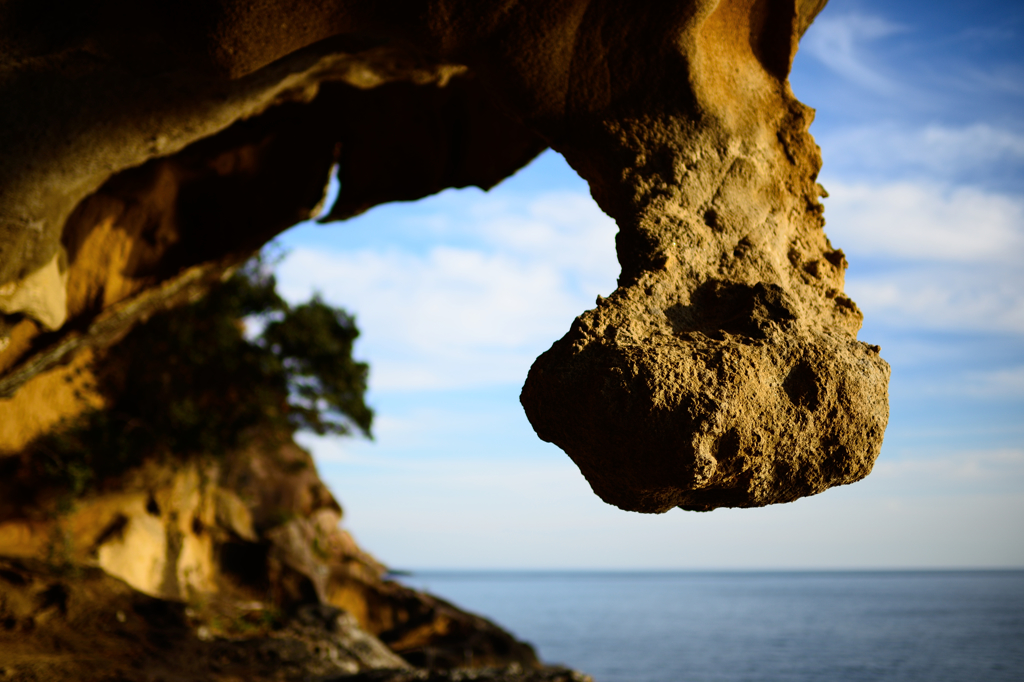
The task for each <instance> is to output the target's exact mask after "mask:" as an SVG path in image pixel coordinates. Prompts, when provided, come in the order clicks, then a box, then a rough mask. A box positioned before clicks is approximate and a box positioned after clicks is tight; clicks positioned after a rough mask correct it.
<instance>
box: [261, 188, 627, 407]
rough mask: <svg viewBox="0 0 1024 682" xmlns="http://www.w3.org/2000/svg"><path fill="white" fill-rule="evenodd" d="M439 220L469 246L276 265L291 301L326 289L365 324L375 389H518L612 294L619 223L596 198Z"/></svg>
mask: <svg viewBox="0 0 1024 682" xmlns="http://www.w3.org/2000/svg"><path fill="white" fill-rule="evenodd" d="M435 222H437V223H438V225H436V226H435V227H437V229H438V230H439V231H440V232H441V233H447V235H448V238H449V239H450V240H451V239H456V240H457V241H458V242H459V243H460V246H458V247H455V246H446V245H443V244H442V245H438V246H435V247H433V248H431V249H429V250H427V251H426V252H417V251H412V250H400V249H397V248H395V249H390V250H383V249H364V250H360V251H353V252H328V251H314V250H312V249H308V248H297V249H295V250H294V251H292V252H291V253H290V254H288V256H287V257H286V258H285V260H284V262H283V263H282V264H281V265H280V267H279V268H278V281H279V283H280V287H281V291H282V292H283V294H284V295H285V296H286V298H289V299H291V300H295V299H301V298H305V297H307V296H308V295H309V294H310V293H311V292H312V291H313V290H319V291H321V292H322V293H323V294H324V296H325V298H326V299H327V300H329V301H331V302H332V303H336V304H339V305H343V306H344V307H346V308H347V309H349V310H350V311H353V312H354V313H355V314H356V315H357V318H358V323H359V327H360V329H361V330H362V331H363V334H364V343H363V344H362V347H363V348H365V349H366V350H367V352H368V354H369V358H368V359H369V360H370V362H371V365H372V367H373V372H372V375H371V385H372V386H373V387H374V388H375V389H438V388H459V387H467V386H484V385H491V384H500V383H508V382H513V383H519V382H521V381H522V380H523V379H524V378H525V375H526V371H527V370H528V369H529V366H530V364H531V363H532V362H533V359H534V358H535V357H536V355H537V354H539V353H540V352H542V351H543V350H545V349H546V348H547V347H548V346H549V345H550V344H551V343H552V342H553V341H555V340H556V339H558V338H559V337H561V336H562V335H563V334H564V333H565V332H566V331H567V330H568V327H569V324H570V323H571V322H572V320H573V318H574V317H575V316H576V315H578V314H579V313H581V312H583V311H584V310H585V309H587V308H589V307H591V306H593V301H594V297H595V296H596V295H597V294H599V293H600V294H607V293H609V292H610V291H611V290H612V289H613V288H614V286H615V277H616V275H617V274H618V265H617V261H616V260H615V255H614V231H615V225H614V222H613V221H612V220H611V219H610V218H608V217H607V216H605V215H604V214H603V213H601V212H600V210H599V209H598V208H597V207H596V206H595V205H594V203H593V201H592V200H591V199H590V198H589V197H586V196H580V195H575V194H557V195H548V196H543V197H540V198H537V199H535V200H532V201H529V202H524V203H521V204H513V203H511V202H510V200H506V201H501V200H492V199H488V198H483V199H480V200H477V201H475V202H463V208H462V210H461V211H458V212H455V214H454V215H449V216H444V217H440V216H439V217H438V218H437V220H435Z"/></svg>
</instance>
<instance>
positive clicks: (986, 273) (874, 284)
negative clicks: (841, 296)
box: [846, 265, 1024, 334]
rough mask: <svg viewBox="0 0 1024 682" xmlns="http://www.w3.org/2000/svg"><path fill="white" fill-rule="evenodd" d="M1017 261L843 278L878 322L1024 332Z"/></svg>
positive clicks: (852, 294)
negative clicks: (999, 264) (995, 264)
mask: <svg viewBox="0 0 1024 682" xmlns="http://www.w3.org/2000/svg"><path fill="white" fill-rule="evenodd" d="M1022 279H1024V274H1022V273H1021V271H1020V268H1019V266H1017V267H1014V266H1004V267H998V268H995V267H990V266H984V265H980V266H972V267H953V266H951V265H944V266H930V267H923V268H910V267H908V268H906V269H905V270H904V271H902V272H891V271H890V272H884V273H879V274H875V275H861V276H851V277H847V281H846V291H847V293H848V294H849V295H850V297H851V298H853V300H855V301H856V302H857V304H858V305H859V306H860V307H861V309H862V310H863V311H864V314H865V316H868V317H871V318H873V319H874V321H876V322H881V323H884V324H886V325H888V326H890V327H893V328H897V329H912V330H918V331H923V330H942V331H955V332H1011V333H1016V334H1022V333H1024V282H1022Z"/></svg>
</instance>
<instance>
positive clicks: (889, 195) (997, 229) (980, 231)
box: [825, 182, 1024, 264]
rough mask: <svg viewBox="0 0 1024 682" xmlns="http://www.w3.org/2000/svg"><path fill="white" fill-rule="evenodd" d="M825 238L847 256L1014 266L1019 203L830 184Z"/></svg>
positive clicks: (967, 194)
mask: <svg viewBox="0 0 1024 682" xmlns="http://www.w3.org/2000/svg"><path fill="white" fill-rule="evenodd" d="M827 189H828V191H829V195H830V196H829V198H828V199H826V200H825V218H826V221H827V224H826V228H825V229H826V231H827V232H828V234H829V237H830V238H831V239H832V240H833V242H834V243H835V244H836V245H837V246H840V247H842V248H843V249H844V250H846V251H847V252H848V253H851V254H855V255H859V256H884V257H889V258H901V259H906V260H910V261H929V260H932V261H935V260H937V261H951V262H957V261H958V262H981V261H993V262H1009V261H1014V262H1017V263H1018V264H1019V262H1020V257H1021V247H1022V246H1024V199H1022V198H1021V197H1017V196H1010V195H1003V194H997V193H993V192H987V191H984V190H980V189H975V188H972V187H944V186H942V185H939V184H935V183H921V182H894V183H890V184H881V185H870V184H866V183H862V184H846V183H841V182H830V183H829V185H828V187H827Z"/></svg>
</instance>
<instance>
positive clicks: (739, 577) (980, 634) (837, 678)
mask: <svg viewBox="0 0 1024 682" xmlns="http://www.w3.org/2000/svg"><path fill="white" fill-rule="evenodd" d="M401 581H402V582H403V583H405V584H407V585H409V586H411V587H415V588H417V589H424V590H427V591H429V592H431V593H433V594H435V595H437V596H440V597H442V598H444V599H447V600H449V601H451V602H453V603H455V604H457V605H459V606H460V607H462V608H464V609H467V610H470V611H474V612H476V613H479V614H481V615H484V616H486V617H487V618H489V619H490V620H492V621H494V622H496V623H498V624H499V625H501V626H503V627H505V628H506V629H508V630H510V631H511V632H512V633H514V634H515V635H516V636H517V637H518V638H519V639H523V640H526V641H528V642H530V643H531V644H533V645H534V647H535V648H536V649H537V653H538V654H539V656H540V657H541V659H542V660H543V661H545V662H547V663H561V664H564V665H567V666H569V667H571V668H575V669H578V670H581V671H583V672H586V673H588V674H590V675H591V676H593V678H594V680H595V682H776V681H779V682H782V681H785V682H804V681H806V682H879V681H892V682H1024V571H995V570H993V571H856V572H841V571H822V572H795V571H786V572H683V571H679V572H649V571H642V572H641V571H634V572H596V571H594V572H591V571H579V572H574V571H552V572H547V571H415V572H412V573H411V574H409V575H406V576H403V577H402V578H401Z"/></svg>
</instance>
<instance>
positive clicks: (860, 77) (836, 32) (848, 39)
mask: <svg viewBox="0 0 1024 682" xmlns="http://www.w3.org/2000/svg"><path fill="white" fill-rule="evenodd" d="M906 30H907V28H906V27H905V26H902V25H900V24H896V23H893V22H891V21H889V20H887V19H884V18H882V17H879V16H872V15H865V14H845V15H839V16H824V17H819V18H818V19H817V20H815V22H814V23H813V24H812V25H811V28H810V29H809V30H808V31H807V35H806V36H804V38H803V40H802V41H801V49H803V50H806V51H807V52H809V53H810V54H811V55H813V56H814V57H815V59H817V60H818V61H820V62H821V63H822V64H824V65H825V66H827V67H828V68H829V69H831V70H832V71H834V72H835V73H836V74H838V75H840V76H842V77H843V78H845V79H847V80H849V81H851V82H853V83H856V84H857V85H860V86H861V87H864V88H867V89H868V90H872V91H875V92H879V93H890V92H893V91H895V89H896V83H895V81H893V80H892V79H891V78H890V77H889V76H887V75H885V74H883V73H882V72H881V71H880V70H879V69H878V68H877V67H876V66H875V65H873V64H872V60H871V59H870V58H869V57H868V56H866V54H865V52H867V50H866V49H865V45H866V44H868V43H871V42H872V41H877V40H881V39H883V38H887V37H889V36H891V35H894V34H897V33H901V32H903V31H906Z"/></svg>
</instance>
